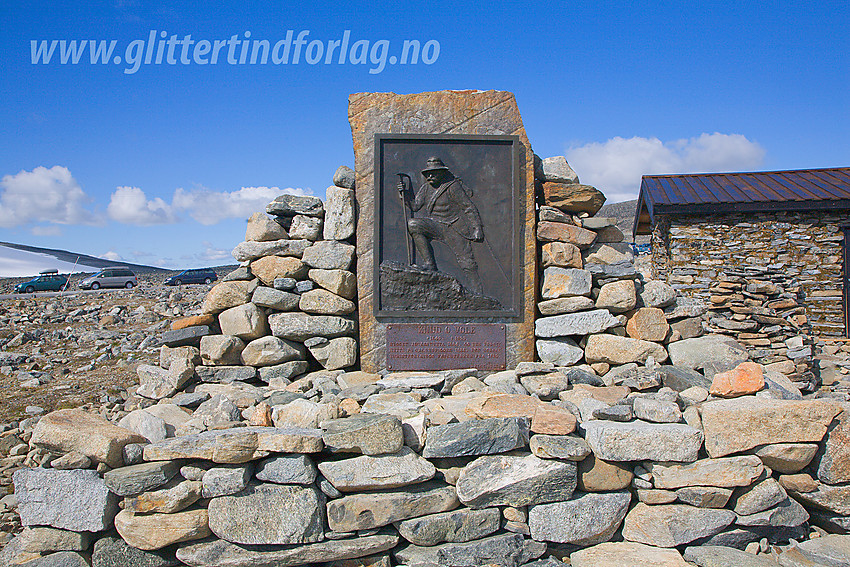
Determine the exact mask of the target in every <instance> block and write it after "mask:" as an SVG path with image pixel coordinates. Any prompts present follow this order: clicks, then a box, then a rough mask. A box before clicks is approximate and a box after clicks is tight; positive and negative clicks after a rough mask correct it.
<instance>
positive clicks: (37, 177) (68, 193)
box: [0, 165, 102, 228]
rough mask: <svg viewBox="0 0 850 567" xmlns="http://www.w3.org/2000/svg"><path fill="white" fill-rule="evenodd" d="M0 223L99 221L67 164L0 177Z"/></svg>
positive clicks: (2, 224) (15, 224) (78, 222)
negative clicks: (88, 207)
mask: <svg viewBox="0 0 850 567" xmlns="http://www.w3.org/2000/svg"><path fill="white" fill-rule="evenodd" d="M0 189H2V192H0V227H3V228H12V227H15V226H21V225H25V224H29V223H31V222H48V223H54V224H88V225H95V224H100V223H101V222H102V221H101V219H100V216H99V215H98V214H97V213H95V212H93V211H90V210H88V209H86V208H85V205H86V204H87V203H89V202H91V200H92V199H91V197H89V196H88V195H87V194H86V193H85V191H83V189H82V188H81V187H80V184H79V183H78V182H77V180H76V179H74V176H73V175H71V172H70V171H69V170H68V168H67V167H62V166H60V165H54V166H53V167H51V168H50V169H48V168H46V167H43V166H39V167H36V168H35V169H33V170H32V171H25V170H22V171H21V172H19V173H17V174H15V175H4V176H3V178H2V179H0Z"/></svg>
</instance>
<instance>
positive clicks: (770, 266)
mask: <svg viewBox="0 0 850 567" xmlns="http://www.w3.org/2000/svg"><path fill="white" fill-rule="evenodd" d="M848 219H850V168H847V167H843V168H829V169H808V170H796V171H774V172H759V173H712V174H697V175H647V176H644V177H643V180H642V182H641V188H640V196H639V198H638V205H637V212H636V213H635V221H634V234H635V235H641V234H644V235H651V242H652V274H653V277H655V278H657V279H661V280H664V281H667V282H668V283H670V284H672V285H673V286H674V287H676V288H678V289H679V290H681V293H683V294H685V295H691V296H695V297H700V298H703V299H705V300H709V301H711V303H712V305H713V306H715V307H726V308H729V310H730V311H731V319H730V320H732V321H737V322H738V323H742V322H743V323H744V325H743V326H749V323H746V321H749V320H751V319H753V318H758V319H760V320H761V321H756V322H757V323H761V324H762V325H764V324H767V325H771V324H777V325H780V326H785V327H789V326H790V327H793V328H794V329H796V330H798V331H801V332H810V333H813V334H816V335H820V336H847V333H848V330H849V329H848V319H847V296H848V289H847V288H848V286H847V276H846V274H847V273H848V270H847V267H848V265H847V262H848V254H847V244H848V241H847V230H848V228H850V227H847V226H845V225H847V224H850V223H848ZM767 284H773V287H770V286H769V285H767ZM736 286H737V287H736ZM768 292H770V293H768ZM780 300H781V301H780ZM795 303H796V304H795ZM738 326H741V325H738ZM752 327H753V328H748V329H747V330H748V331H753V330H755V325H753V326H752ZM759 330H760V329H759ZM755 338H756V339H762V338H764V337H755Z"/></svg>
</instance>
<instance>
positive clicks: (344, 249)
mask: <svg viewBox="0 0 850 567" xmlns="http://www.w3.org/2000/svg"><path fill="white" fill-rule="evenodd" d="M301 260H302V261H303V262H304V263H305V264H307V265H308V266H310V267H311V268H318V269H321V270H348V269H349V268H350V267H351V264H352V262H354V246H352V245H351V244H346V243H345V242H339V241H338V240H322V241H319V242H316V243H315V244H313V245H312V246H310V247H309V248H307V249H306V250H304V255H303V256H302V257H301Z"/></svg>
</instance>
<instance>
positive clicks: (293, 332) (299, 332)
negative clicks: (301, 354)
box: [269, 313, 355, 342]
mask: <svg viewBox="0 0 850 567" xmlns="http://www.w3.org/2000/svg"><path fill="white" fill-rule="evenodd" d="M269 326H270V327H271V332H272V334H273V335H274V336H276V337H280V338H283V339H289V340H291V341H299V342H304V341H306V340H307V339H309V338H311V337H316V336H318V337H328V338H330V337H339V336H343V335H352V334H354V329H355V323H354V321H353V320H351V319H347V318H345V317H337V316H334V315H308V314H307V313H275V314H272V315H269Z"/></svg>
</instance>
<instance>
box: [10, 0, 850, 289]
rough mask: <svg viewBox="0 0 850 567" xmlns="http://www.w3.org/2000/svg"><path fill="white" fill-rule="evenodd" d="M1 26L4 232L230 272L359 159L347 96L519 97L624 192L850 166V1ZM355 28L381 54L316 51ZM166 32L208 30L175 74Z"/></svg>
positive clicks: (119, 11) (75, 17)
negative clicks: (661, 182)
mask: <svg viewBox="0 0 850 567" xmlns="http://www.w3.org/2000/svg"><path fill="white" fill-rule="evenodd" d="M0 18H1V19H0V21H2V24H3V25H2V30H3V32H2V34H0V54H2V55H0V99H2V101H3V102H2V104H0V240H2V241H9V242H15V243H23V244H30V245H35V246H44V247H51V248H62V249H66V250H72V251H78V252H83V253H86V254H91V255H94V256H105V257H110V258H113V259H123V260H126V261H130V262H138V263H145V264H152V265H158V266H164V267H174V268H176V267H192V266H204V265H216V264H222V263H230V262H232V258H230V257H229V251H230V250H231V249H232V248H233V247H234V246H235V245H236V244H237V243H238V242H240V241H241V240H242V239H243V237H244V226H245V219H246V218H247V217H248V216H249V215H250V213H251V212H253V211H254V210H260V209H262V208H263V204H264V203H265V202H268V201H269V200H270V196H273V195H275V194H277V193H279V192H282V191H290V192H295V193H301V194H312V195H317V196H320V197H324V191H325V188H326V187H327V186H328V185H329V184H330V182H331V177H332V175H333V172H334V171H335V170H336V168H337V167H338V166H339V165H349V166H353V162H354V158H353V154H352V149H351V133H350V129H349V126H348V122H347V99H348V95H349V94H350V93H354V92H364V91H393V92H398V93H411V92H422V91H430V90H441V89H498V90H508V91H512V92H514V93H515V94H516V97H517V102H518V104H519V108H520V111H521V113H522V115H523V120H524V123H525V127H526V130H527V131H528V135H529V139H530V140H531V143H532V146H533V149H534V151H535V153H537V154H538V155H540V156H542V157H547V156H552V155H566V156H567V158H568V159H569V161H570V163H571V164H572V165H573V167H574V169H575V170H576V171H577V173H578V174H579V176H580V178H581V180H582V182H585V183H589V184H593V185H595V186H597V187H598V188H599V189H600V190H602V191H603V192H604V193H605V194H606V195H607V196H608V198H609V201H611V202H613V201H620V200H625V199H629V198H634V196H635V195H636V192H637V188H638V186H639V184H640V176H641V175H642V174H648V173H676V172H702V171H730V170H749V169H754V170H772V169H797V168H809V167H835V166H847V165H850V159H848V150H850V110H848V108H850V100H848V99H850V95H848V92H849V91H850V79H848V76H850V73H848V69H850V56H848V54H850V40H849V39H848V38H850V17H849V16H848V9H847V6H846V1H843V2H839V1H824V2H817V3H803V2H746V3H744V2H687V1H685V2H683V1H681V0H678V1H675V2H622V1H618V2H590V1H589V2H561V3H553V4H552V5H544V3H538V2H502V3H496V2H467V3H459V2H443V1H432V2H428V3H421V2H398V1H396V2H351V3H345V4H343V3H340V2H324V1H314V2H309V3H293V2H263V3H260V2H247V1H242V2H191V3H188V2H187V3H183V4H182V5H168V3H162V2H158V1H156V0H153V1H141V0H118V1H111V2H80V1H75V2H65V1H55V2H42V1H33V2H21V1H12V2H5V3H4V4H3V5H2V7H0ZM288 30H293V33H294V37H297V35H298V34H299V33H300V32H303V31H308V32H309V33H308V34H306V35H305V36H303V37H304V40H305V42H304V45H303V46H302V48H301V51H300V54H299V61H298V63H295V62H294V60H293V53H294V47H293V51H291V52H290V53H289V61H288V63H287V64H274V63H273V62H272V61H271V57H269V60H268V61H267V63H266V64H262V63H261V60H260V53H259V52H258V56H257V61H258V63H256V64H253V65H252V64H250V62H249V61H250V54H249V53H248V54H246V56H247V59H246V63H245V64H239V63H238V60H239V56H240V52H239V49H240V47H239V46H240V45H241V43H234V44H233V46H234V47H233V49H234V51H233V52H232V54H231V55H232V56H233V57H234V60H236V61H237V64H230V63H228V62H227V53H226V50H227V49H228V47H227V46H225V47H222V48H221V49H222V51H221V52H220V53H219V59H218V61H217V62H216V63H215V64H211V63H207V64H200V63H197V62H196V61H195V60H194V55H195V53H194V51H193V50H197V49H199V48H198V46H197V44H198V43H200V42H201V41H203V40H207V41H209V42H210V44H212V43H213V42H214V41H215V40H229V39H230V38H231V37H232V36H236V39H237V40H239V41H240V42H241V41H242V40H246V39H247V40H248V41H252V42H253V41H260V40H268V41H269V44H270V46H273V45H274V44H275V43H276V42H278V41H280V40H285V39H286V34H287V31H288ZM346 30H349V34H348V36H349V47H350V48H351V47H352V46H353V44H354V43H355V42H356V41H363V40H365V41H368V42H369V45H368V46H367V49H368V50H369V53H368V54H369V55H370V56H374V62H373V60H372V59H371V58H370V57H367V60H366V62H365V64H361V63H358V62H356V61H357V58H356V55H357V54H352V53H349V54H348V55H349V57H347V58H346V60H345V62H344V63H343V64H339V63H338V57H337V55H336V53H338V51H339V49H338V50H337V52H335V54H334V58H333V59H332V60H331V62H330V63H328V64H325V57H324V56H322V57H318V56H317V55H318V52H317V50H318V49H319V48H320V47H321V48H322V49H323V50H326V49H327V46H328V43H329V42H331V41H335V40H340V41H341V40H342V38H343V37H344V35H345V32H346ZM152 31H153V32H155V38H156V41H155V42H154V45H157V43H158V42H159V41H160V39H162V38H161V32H165V36H166V39H162V41H163V42H166V41H168V38H171V36H175V40H173V41H174V42H177V41H184V38H186V36H191V37H190V38H188V39H186V40H185V49H186V58H185V61H187V62H188V64H184V63H183V62H181V49H183V46H184V43H174V48H173V49H174V51H173V57H174V59H173V60H174V61H175V64H173V65H170V64H168V62H167V59H168V53H167V49H168V48H167V45H166V46H164V47H163V49H164V51H163V55H162V60H161V62H160V64H156V63H155V59H156V50H155V49H154V50H153V51H152V52H151V55H152V60H151V63H150V64H144V63H140V64H138V66H137V68H136V69H135V72H132V71H133V70H134V69H133V67H134V66H133V65H131V64H128V62H127V60H126V59H127V55H128V54H129V55H130V56H131V59H133V58H134V57H135V54H140V53H141V51H142V46H137V48H134V49H138V51H133V52H128V49H129V48H130V45H131V44H132V43H133V42H137V43H141V42H145V44H144V48H145V49H146V48H147V45H148V38H149V35H150V33H151V32H152ZM246 32H249V33H250V37H249V38H246V37H245V36H246ZM42 40H46V41H47V42H48V43H47V44H46V45H48V46H49V42H51V41H53V40H57V42H58V41H60V40H65V41H66V42H70V41H71V40H77V41H79V40H95V41H96V42H100V41H102V40H103V41H105V42H106V44H107V45H108V44H109V42H110V41H112V40H115V42H116V46H115V48H114V52H113V54H112V59H111V60H110V62H108V63H106V64H102V63H95V64H92V63H91V60H90V53H89V52H88V48H89V46H88V45H87V47H86V51H84V52H83V53H82V56H81V59H80V62H79V63H78V64H72V63H70V62H69V63H66V64H61V63H60V62H59V50H60V49H61V47H60V46H59V45H58V44H57V47H56V48H55V52H54V54H53V59H52V60H51V62H50V63H48V64H44V63H43V62H39V63H36V64H33V63H32V55H33V53H32V46H31V42H32V41H36V42H37V43H36V45H37V46H38V45H41V43H40V42H41V41H42ZM188 40H191V42H192V43H189V42H188ZM314 40H318V41H316V44H315V45H313V47H312V49H313V51H312V52H311V53H308V49H309V45H310V42H311V41H314ZM381 40H386V41H388V42H389V43H388V45H387V47H386V51H384V52H382V51H381V49H382V47H383V45H382V44H379V43H378V42H380V41H381ZM404 40H417V41H419V42H420V45H425V44H426V43H427V42H429V41H430V42H432V43H431V47H432V49H431V51H430V53H429V54H428V55H429V57H430V58H431V61H430V64H426V63H425V62H424V61H423V60H420V61H419V62H418V63H416V64H407V65H400V64H396V65H392V64H390V63H389V56H391V55H394V54H396V55H398V54H400V51H401V46H402V44H403V41H404ZM435 43H436V44H439V51H438V52H437V51H436V50H435V49H434V47H435ZM66 45H67V44H66ZM251 45H252V44H248V46H249V48H251ZM361 48H362V46H361ZM281 53H282V52H278V55H281ZM358 53H360V54H362V52H358ZM382 53H384V55H383V61H384V62H385V63H384V66H383V69H380V72H377V71H378V70H379V67H380V64H379V63H380V61H381V60H382ZM323 55H326V54H324V53H323ZM421 55H422V56H423V57H424V55H425V54H424V52H423V53H422V54H421ZM115 56H119V57H122V60H121V63H120V64H119V63H116V62H115V61H114V58H115ZM308 56H312V60H313V61H315V64H310V63H309V62H308V59H309V57H308ZM210 57H211V55H210V54H209V53H207V54H206V55H204V54H203V53H202V52H201V53H199V54H198V58H199V60H200V61H204V60H206V61H210ZM352 58H354V59H355V62H352V61H351V59H352ZM40 61H43V59H40ZM139 61H141V59H139ZM370 70H371V71H372V72H371V73H370V72H369V71H370ZM0 275H2V274H0Z"/></svg>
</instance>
